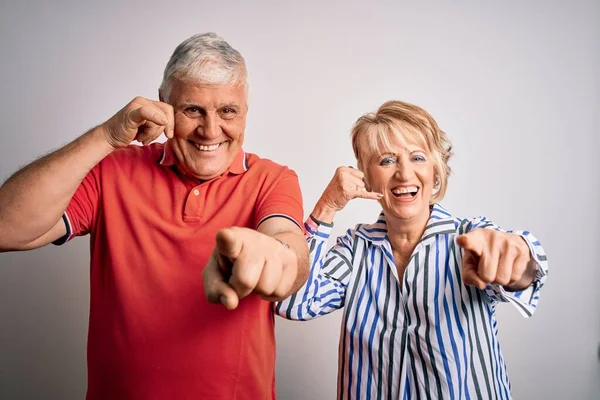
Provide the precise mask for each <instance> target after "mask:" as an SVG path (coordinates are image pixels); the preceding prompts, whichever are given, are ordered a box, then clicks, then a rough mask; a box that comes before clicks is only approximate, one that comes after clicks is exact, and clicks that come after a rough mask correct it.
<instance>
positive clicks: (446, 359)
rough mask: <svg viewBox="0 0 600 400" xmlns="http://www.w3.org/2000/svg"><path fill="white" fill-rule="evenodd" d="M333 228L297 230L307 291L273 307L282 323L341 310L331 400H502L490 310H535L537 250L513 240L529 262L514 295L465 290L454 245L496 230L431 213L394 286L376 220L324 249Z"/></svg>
mask: <svg viewBox="0 0 600 400" xmlns="http://www.w3.org/2000/svg"><path fill="white" fill-rule="evenodd" d="M332 226H333V225H329V224H323V223H321V224H319V223H318V222H317V221H314V220H312V219H309V220H308V221H307V222H306V229H307V232H308V237H307V240H308V243H309V246H310V259H311V271H310V276H309V278H308V281H307V283H306V284H305V285H304V286H303V287H302V288H301V289H300V290H299V291H298V292H297V293H296V294H294V295H293V296H291V297H289V298H288V299H286V300H284V301H282V302H280V303H278V304H277V306H276V310H277V313H278V314H279V315H281V316H282V317H284V318H287V319H292V320H309V319H313V318H316V317H319V316H321V315H325V314H328V313H330V312H332V311H335V310H338V309H344V316H343V318H342V328H341V333H340V347H339V360H338V399H400V398H403V399H406V398H410V399H412V398H414V399H429V398H438V399H510V398H511V395H510V382H509V379H508V375H507V373H506V365H505V362H504V357H503V355H502V352H501V350H500V344H499V343H498V329H497V321H496V304H498V303H499V302H510V303H512V304H514V305H515V306H516V308H517V310H518V311H519V312H520V313H521V314H523V315H524V316H525V317H530V316H531V315H532V314H533V312H534V311H535V308H536V306H537V302H538V298H539V292H540V289H541V287H542V285H543V284H544V281H545V280H546V275H547V271H548V266H547V261H546V256H545V253H544V250H543V249H542V247H541V245H540V243H539V242H538V241H537V239H536V238H535V237H533V235H531V234H530V233H529V232H527V231H508V232H512V233H516V234H519V235H521V236H522V237H523V238H524V239H525V240H526V242H527V244H528V245H529V248H530V250H531V254H532V256H533V258H534V259H535V260H536V261H537V263H538V268H537V273H536V277H535V280H534V282H533V283H532V284H531V285H530V286H529V287H528V288H527V289H525V290H523V291H520V292H512V293H511V292H507V291H505V290H504V289H503V288H502V287H501V286H498V285H488V287H487V288H486V289H485V290H480V289H477V288H475V287H472V286H466V285H465V284H464V283H463V282H462V277H461V260H462V255H463V250H462V249H461V248H460V247H459V246H457V245H456V243H455V238H456V237H457V236H458V235H459V234H462V233H466V232H469V231H470V230H472V229H475V228H486V229H496V230H500V228H499V227H497V226H495V225H493V224H492V223H491V222H490V221H488V220H486V219H485V218H474V219H461V218H455V217H453V216H452V215H450V213H449V212H448V211H446V210H445V209H444V208H442V207H441V206H440V205H439V204H435V205H434V206H433V208H432V213H431V216H430V219H429V221H428V222H427V228H426V229H425V232H424V234H423V237H422V238H421V240H420V242H419V244H418V245H417V247H416V248H415V250H414V252H413V254H412V256H411V258H410V259H409V262H408V266H407V267H406V270H405V272H404V276H403V277H402V279H403V284H402V287H400V285H399V277H398V272H397V269H396V265H395V262H394V257H393V255H392V254H393V253H392V247H391V244H390V241H389V239H388V237H387V228H386V221H385V216H384V215H383V213H382V214H381V215H380V216H379V219H378V220H377V222H375V223H374V224H371V225H358V226H357V227H356V229H354V230H352V229H349V230H348V231H347V233H346V235H345V236H342V237H339V238H338V240H337V244H336V245H335V246H333V247H332V248H331V249H329V250H327V241H328V239H329V236H330V233H331V229H332Z"/></svg>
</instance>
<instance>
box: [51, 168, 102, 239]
mask: <svg viewBox="0 0 600 400" xmlns="http://www.w3.org/2000/svg"><path fill="white" fill-rule="evenodd" d="M100 165H101V164H98V165H96V166H95V167H94V168H93V169H92V170H91V171H90V172H89V173H88V174H87V175H86V177H85V178H84V179H83V181H82V182H81V184H80V185H79V187H78V188H77V190H76V191H75V194H74V195H73V197H72V198H71V201H70V202H69V205H68V207H67V209H66V211H65V213H64V214H63V221H64V223H65V227H66V228H67V233H66V235H65V236H63V237H62V238H60V239H58V240H56V241H55V242H54V244H56V245H61V244H63V243H65V242H67V241H69V240H71V238H73V237H74V236H83V235H86V234H88V233H90V231H91V229H92V227H93V226H94V224H95V220H96V216H97V214H98V203H99V198H100Z"/></svg>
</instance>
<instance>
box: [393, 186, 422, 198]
mask: <svg viewBox="0 0 600 400" xmlns="http://www.w3.org/2000/svg"><path fill="white" fill-rule="evenodd" d="M418 191H419V188H418V187H416V186H408V187H401V188H394V189H392V194H393V195H394V196H396V197H400V196H406V195H410V196H412V197H415V195H416V194H417V192H418Z"/></svg>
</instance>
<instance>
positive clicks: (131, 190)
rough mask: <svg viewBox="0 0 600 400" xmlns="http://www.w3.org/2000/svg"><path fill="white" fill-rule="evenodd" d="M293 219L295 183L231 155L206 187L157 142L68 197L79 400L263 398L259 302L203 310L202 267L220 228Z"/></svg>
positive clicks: (112, 160)
mask: <svg viewBox="0 0 600 400" xmlns="http://www.w3.org/2000/svg"><path fill="white" fill-rule="evenodd" d="M271 216H280V217H284V218H289V219H291V220H292V221H294V222H296V223H297V224H298V225H299V226H301V223H302V221H303V215H302V200H301V193H300V187H299V184H298V178H297V176H296V174H295V173H294V172H293V171H291V170H290V169H288V168H287V167H284V166H281V165H278V164H275V163H274V162H272V161H269V160H266V159H261V158H259V157H258V156H256V155H254V154H248V153H244V151H242V150H240V152H239V154H238V155H237V157H236V159H235V160H234V162H233V164H232V165H231V166H230V168H229V170H228V171H226V172H225V173H224V174H223V175H221V176H219V177H217V178H215V179H212V180H210V181H206V182H202V183H200V182H199V181H198V180H197V179H194V178H190V177H187V176H184V175H182V174H181V173H179V171H178V169H177V166H176V159H175V156H174V154H173V152H172V150H171V148H170V145H169V144H165V145H163V144H153V145H151V146H149V147H138V146H129V147H127V148H125V149H121V150H118V151H115V152H114V153H112V154H111V155H110V156H108V157H106V158H105V159H104V160H102V162H100V164H98V165H97V166H96V167H95V168H94V169H93V170H92V171H91V172H90V173H89V174H88V176H87V177H86V179H85V180H84V181H83V182H82V184H81V185H80V187H79V189H78V190H77V192H76V193H75V195H74V197H73V199H72V200H71V203H70V204H69V207H68V208H67V211H66V212H65V215H64V218H63V219H64V220H65V223H66V226H67V231H68V234H67V236H66V237H65V238H64V239H63V240H61V241H59V243H58V244H60V242H64V241H66V240H68V239H70V238H72V237H73V236H78V235H84V234H87V233H90V234H91V242H90V251H91V271H90V278H91V301H90V303H91V304H90V321H89V324H90V325H89V336H88V393H87V398H88V399H102V400H105V399H111V400H115V399H125V398H127V399H168V400H174V399H177V400H183V399H249V400H250V399H251V400H257V399H272V398H275V379H274V367H275V339H274V330H273V324H274V321H273V313H272V308H271V304H270V303H269V302H267V301H264V300H262V299H260V298H259V297H257V296H254V295H251V296H249V297H247V298H245V299H243V300H242V301H241V302H240V305H239V307H238V308H237V309H236V310H234V311H227V310H226V309H225V308H224V307H223V306H221V305H214V304H210V303H208V302H207V300H206V298H205V296H204V289H203V284H202V270H203V268H204V265H205V264H206V262H207V260H208V257H209V256H210V254H211V252H212V249H213V248H214V245H215V235H216V233H217V231H218V230H219V229H221V228H223V227H229V226H242V227H248V228H256V227H257V226H258V225H259V224H260V222H261V221H263V220H265V219H266V218H269V217H271Z"/></svg>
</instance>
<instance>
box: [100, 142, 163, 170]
mask: <svg viewBox="0 0 600 400" xmlns="http://www.w3.org/2000/svg"><path fill="white" fill-rule="evenodd" d="M163 149H164V143H152V144H151V145H149V146H138V145H133V144H132V145H129V146H127V147H123V148H120V149H117V150H115V151H113V152H112V153H111V154H109V155H108V156H106V157H105V158H104V159H103V160H102V162H101V163H102V164H103V165H104V166H111V165H118V166H119V167H121V168H123V167H127V166H128V165H135V166H138V167H139V166H141V165H158V163H159V161H160V158H161V157H162V155H163Z"/></svg>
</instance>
